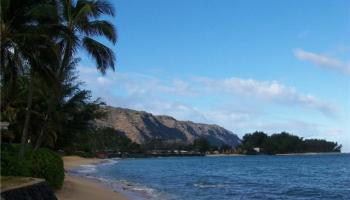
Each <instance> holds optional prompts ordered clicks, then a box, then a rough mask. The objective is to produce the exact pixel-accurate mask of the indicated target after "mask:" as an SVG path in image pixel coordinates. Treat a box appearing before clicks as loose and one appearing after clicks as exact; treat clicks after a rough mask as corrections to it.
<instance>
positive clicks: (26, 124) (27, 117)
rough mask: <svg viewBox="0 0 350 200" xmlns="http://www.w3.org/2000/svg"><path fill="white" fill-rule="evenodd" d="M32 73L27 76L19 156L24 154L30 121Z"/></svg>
mask: <svg viewBox="0 0 350 200" xmlns="http://www.w3.org/2000/svg"><path fill="white" fill-rule="evenodd" d="M32 76H33V74H32V73H30V75H29V78H28V97H27V108H26V115H25V120H24V127H23V132H22V138H21V149H20V152H19V155H20V157H22V156H23V155H24V150H25V147H26V145H27V139H28V129H29V123H30V115H31V111H32V102H33V89H34V88H33V77H32Z"/></svg>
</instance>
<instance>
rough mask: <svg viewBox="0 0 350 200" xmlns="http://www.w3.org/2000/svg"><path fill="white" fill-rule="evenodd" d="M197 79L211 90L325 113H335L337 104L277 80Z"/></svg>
mask: <svg viewBox="0 0 350 200" xmlns="http://www.w3.org/2000/svg"><path fill="white" fill-rule="evenodd" d="M196 81H198V82H201V83H203V84H204V85H205V87H206V88H207V89H209V90H210V91H215V92H219V91H220V92H225V93H227V94H233V95H241V96H242V95H243V96H248V97H254V98H259V99H262V100H268V101H272V102H276V103H280V104H284V105H300V106H303V107H309V108H312V109H316V110H319V111H321V112H323V113H325V114H331V113H334V112H335V110H336V108H335V106H334V105H332V104H331V103H329V102H326V101H323V100H320V99H318V98H317V97H315V96H313V95H311V94H301V93H299V92H297V90H296V89H295V88H294V87H289V86H285V85H283V84H281V83H279V82H277V81H258V80H253V79H241V78H236V77H232V78H227V79H219V80H214V79H209V78H196Z"/></svg>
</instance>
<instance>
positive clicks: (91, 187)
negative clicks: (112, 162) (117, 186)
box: [55, 156, 129, 200]
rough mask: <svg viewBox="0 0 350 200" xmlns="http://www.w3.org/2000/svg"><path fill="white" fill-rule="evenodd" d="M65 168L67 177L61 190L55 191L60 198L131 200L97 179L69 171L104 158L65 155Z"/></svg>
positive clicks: (101, 160)
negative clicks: (75, 174) (76, 174)
mask: <svg viewBox="0 0 350 200" xmlns="http://www.w3.org/2000/svg"><path fill="white" fill-rule="evenodd" d="M62 159H63V162H64V169H65V179H64V183H63V186H62V188H61V189H60V190H57V191H56V192H55V194H56V196H57V198H58V199H59V200H76V199H85V200H95V199H99V200H108V199H117V200H129V199H128V198H127V197H126V196H125V195H124V194H122V193H121V192H119V191H114V190H112V189H110V188H108V187H105V185H103V184H102V183H100V182H98V181H97V180H92V179H89V178H86V177H81V176H74V175H72V174H70V173H68V171H69V170H72V169H74V168H76V167H79V166H81V165H96V164H99V163H102V162H104V161H105V160H104V159H98V158H82V157H79V156H65V157H62Z"/></svg>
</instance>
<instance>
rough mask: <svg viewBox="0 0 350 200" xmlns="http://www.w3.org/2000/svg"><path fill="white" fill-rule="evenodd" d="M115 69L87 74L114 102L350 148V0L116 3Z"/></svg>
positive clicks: (98, 92)
mask: <svg viewBox="0 0 350 200" xmlns="http://www.w3.org/2000/svg"><path fill="white" fill-rule="evenodd" d="M113 3H114V4H115V7H116V10H117V16H116V17H115V18H114V19H112V22H113V23H114V24H115V26H116V27H117V29H118V43H117V45H115V46H112V45H110V47H112V48H113V50H114V51H115V53H116V55H117V68H116V72H112V71H110V72H109V73H108V74H107V75H106V76H102V75H100V74H99V73H97V71H96V70H95V65H94V62H93V61H92V60H91V59H89V57H88V56H86V54H85V53H81V55H80V56H81V57H82V62H81V63H80V66H79V73H80V77H81V79H82V81H84V82H85V83H86V84H85V87H86V88H88V89H90V90H92V92H93V96H94V97H102V98H103V100H104V101H106V102H107V103H108V104H110V105H113V106H120V107H128V108H132V109H137V110H145V111H148V112H152V113H154V114H166V115H171V116H174V117H176V118H178V119H181V120H191V121H195V122H203V123H215V124H219V125H221V126H223V127H225V128H227V129H229V130H231V131H233V132H234V133H236V134H238V135H239V136H242V135H243V134H244V133H247V132H251V131H255V130H263V131H267V132H268V133H275V132H280V131H289V132H292V133H294V134H297V135H299V136H303V137H305V138H310V137H316V138H323V139H328V140H333V141H337V142H338V143H341V144H343V146H344V148H343V150H344V151H347V152H350V123H349V122H350V121H349V119H350V1H347V0H344V1H341V0H333V1H329V0H308V1H291V0H290V1H277V0H275V1H272V0H266V1H257V0H256V1H253V0H249V1H246V0H244V1H243V0H242V1H238V0H220V1H214V0H166V1H164V0H148V1H142V0H123V1H113Z"/></svg>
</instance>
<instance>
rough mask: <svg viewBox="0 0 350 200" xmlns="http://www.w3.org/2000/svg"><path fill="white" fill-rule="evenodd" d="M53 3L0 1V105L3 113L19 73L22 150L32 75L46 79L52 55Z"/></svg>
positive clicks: (25, 140) (30, 0) (27, 0)
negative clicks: (24, 88) (23, 89)
mask: <svg viewBox="0 0 350 200" xmlns="http://www.w3.org/2000/svg"><path fill="white" fill-rule="evenodd" d="M56 10H57V9H56V3H55V0H26V1H21V0H1V70H2V74H1V76H2V77H1V81H2V85H7V86H8V87H10V88H8V90H7V91H9V92H10V93H8V94H6V97H7V98H5V99H4V100H5V102H2V104H1V110H2V111H3V110H4V109H5V108H6V106H7V104H8V103H9V102H10V101H11V98H12V95H11V93H15V89H16V87H15V83H16V80H15V79H16V77H17V75H18V73H19V72H23V75H26V76H27V80H28V83H27V84H28V98H27V105H26V116H25V121H24V128H23V133H22V138H21V144H22V146H23V148H22V150H21V153H20V154H21V155H22V154H23V150H24V145H25V144H26V143H27V137H28V128H29V122H30V116H31V107H32V96H33V81H32V76H33V75H34V74H42V75H43V76H48V70H47V67H48V65H49V63H50V62H51V59H50V58H52V57H51V56H52V55H53V54H54V49H53V48H52V47H53V45H52V38H53V37H52V34H54V33H55V32H57V31H56V30H54V29H55V27H56V26H54V25H53V24H57V23H56V21H57V19H58V18H57V16H58V15H57V12H56ZM23 68H25V69H23Z"/></svg>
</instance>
